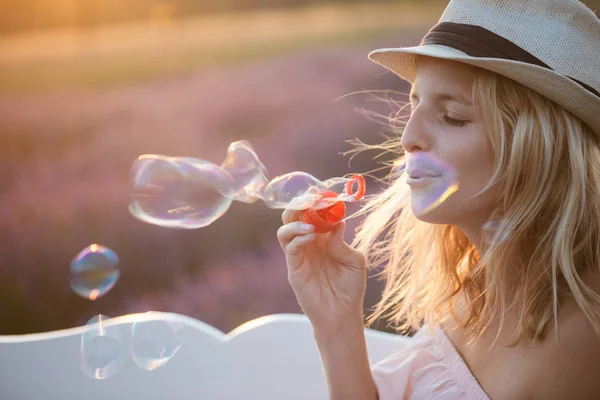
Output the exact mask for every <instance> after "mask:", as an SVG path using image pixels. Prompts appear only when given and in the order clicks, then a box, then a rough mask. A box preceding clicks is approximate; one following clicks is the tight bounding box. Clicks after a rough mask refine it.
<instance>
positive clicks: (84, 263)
mask: <svg viewBox="0 0 600 400" xmlns="http://www.w3.org/2000/svg"><path fill="white" fill-rule="evenodd" d="M118 265H119V258H118V257H117V254H116V253H115V252H114V251H112V250H111V249H109V248H107V247H104V246H100V245H98V244H92V245H90V246H88V247H86V248H85V249H83V250H81V252H79V254H77V256H75V258H74V259H73V260H72V261H71V277H70V284H71V288H72V289H73V291H74V292H75V293H77V294H78V295H80V296H82V297H85V298H87V299H89V300H96V299H98V298H100V297H102V296H104V295H105V294H106V293H108V292H109V291H110V290H111V289H112V288H113V286H115V283H117V280H118V279H119V275H120V271H119V268H118Z"/></svg>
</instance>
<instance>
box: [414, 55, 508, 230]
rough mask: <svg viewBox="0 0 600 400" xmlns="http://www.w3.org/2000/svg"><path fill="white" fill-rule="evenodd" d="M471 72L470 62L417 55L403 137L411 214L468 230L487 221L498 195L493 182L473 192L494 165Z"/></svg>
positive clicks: (481, 183)
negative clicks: (409, 110) (489, 186)
mask: <svg viewBox="0 0 600 400" xmlns="http://www.w3.org/2000/svg"><path fill="white" fill-rule="evenodd" d="M474 75H475V69H474V67H471V66H469V65H466V64H462V63H458V62H453V61H446V60H438V59H434V58H427V57H420V58H419V60H418V62H417V72H416V78H415V81H414V84H413V87H412V89H411V93H410V103H411V116H410V119H409V121H408V124H407V125H406V128H405V131H404V133H403V136H402V146H403V147H404V149H405V150H406V168H407V170H406V171H407V176H408V177H407V183H408V184H409V185H410V187H411V206H412V209H413V212H414V214H415V216H416V217H417V218H418V219H420V220H422V221H425V222H430V223H436V224H448V225H456V226H458V227H459V228H461V229H463V231H465V233H466V234H467V235H468V231H469V230H471V231H472V230H479V229H480V228H481V226H482V225H483V224H484V223H485V222H486V221H487V219H488V218H489V217H490V214H491V213H492V211H493V209H494V207H495V205H496V202H497V199H498V195H499V192H498V189H497V187H496V186H494V187H492V188H490V189H489V190H487V191H486V192H484V193H481V194H479V195H477V196H476V194H477V193H478V192H479V191H480V190H481V189H482V188H483V187H485V185H486V184H487V182H488V181H489V179H490V178H491V177H492V174H493V172H494V169H495V164H494V157H493V153H492V148H491V144H490V142H489V138H488V135H487V133H486V131H485V129H486V128H485V126H484V120H483V115H482V111H481V110H480V108H479V105H478V104H474V101H473V95H472V86H473V78H474ZM453 191H454V192H453ZM449 193H451V195H450V196H448V194H449ZM446 196H447V198H445V197H446ZM440 197H441V199H440ZM444 198H445V200H444V201H442V202H440V200H443V199H444Z"/></svg>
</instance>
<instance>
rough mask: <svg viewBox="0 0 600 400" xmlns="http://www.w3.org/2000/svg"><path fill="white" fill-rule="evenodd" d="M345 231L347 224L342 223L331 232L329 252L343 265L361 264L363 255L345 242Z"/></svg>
mask: <svg viewBox="0 0 600 400" xmlns="http://www.w3.org/2000/svg"><path fill="white" fill-rule="evenodd" d="M345 231H346V222H345V221H342V222H340V223H339V225H338V226H337V227H336V228H335V229H334V230H333V231H332V232H331V237H330V241H329V251H330V252H331V255H332V256H333V257H335V258H337V259H338V260H339V261H340V262H341V263H343V264H353V265H358V264H361V257H362V255H361V253H359V252H357V251H356V250H354V249H353V248H352V247H350V246H349V245H348V244H347V243H346V242H345V241H344V232H345Z"/></svg>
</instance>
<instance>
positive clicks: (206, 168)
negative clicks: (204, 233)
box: [129, 155, 234, 229]
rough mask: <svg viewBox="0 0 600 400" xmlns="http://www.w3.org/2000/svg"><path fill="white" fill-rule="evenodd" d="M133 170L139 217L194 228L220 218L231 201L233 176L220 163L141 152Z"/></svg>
mask: <svg viewBox="0 0 600 400" xmlns="http://www.w3.org/2000/svg"><path fill="white" fill-rule="evenodd" d="M132 169H133V171H132V179H133V188H134V193H133V202H132V203H131V204H130V205H129V211H130V212H131V214H133V215H134V216H135V217H136V218H138V219H140V220H142V221H146V222H149V223H153V224H156V225H161V226H166V227H171V228H185V229H195V228H202V227H205V226H207V225H209V224H211V223H213V222H214V221H215V220H217V219H218V218H220V217H221V216H222V215H223V214H225V212H227V210H228V209H229V206H230V205H231V202H232V199H231V198H229V197H227V196H230V195H232V194H233V192H232V187H233V182H234V180H233V177H232V176H231V174H229V173H228V172H227V171H225V170H224V169H222V168H220V167H219V166H218V165H215V164H213V163H210V162H208V161H204V160H197V159H194V158H189V157H166V156H157V155H144V156H140V157H139V158H138V160H137V161H136V162H135V163H134V166H133V168H132Z"/></svg>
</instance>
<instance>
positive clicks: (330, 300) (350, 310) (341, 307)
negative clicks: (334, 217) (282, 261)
mask: <svg viewBox="0 0 600 400" xmlns="http://www.w3.org/2000/svg"><path fill="white" fill-rule="evenodd" d="M282 219H283V223H284V225H283V226H282V227H281V228H280V229H279V230H278V232H277V238H278V240H279V243H280V244H281V248H282V249H283V251H284V252H285V257H286V263H287V268H288V280H289V282H290V285H291V286H292V289H293V290H294V293H295V294H296V298H297V299H298V302H299V304H300V306H301V307H302V310H303V311H304V313H305V314H306V315H307V316H308V318H309V319H310V320H311V323H312V325H313V329H314V330H315V331H316V332H319V333H320V334H325V335H327V334H329V333H334V332H336V331H337V330H339V329H343V328H344V325H346V324H347V323H348V322H350V321H356V319H357V318H359V319H360V321H362V318H363V300H364V294H365V289H366V258H365V256H364V255H363V254H362V253H360V252H358V251H356V250H354V249H352V248H351V247H350V246H348V244H346V243H345V242H344V230H345V227H346V223H345V222H343V221H342V222H340V224H339V226H337V227H336V229H335V230H333V231H332V232H329V233H324V234H316V233H315V232H314V231H315V229H314V226H313V225H308V224H304V223H303V222H302V221H301V218H300V212H299V211H295V210H285V211H284V212H283V215H282Z"/></svg>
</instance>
